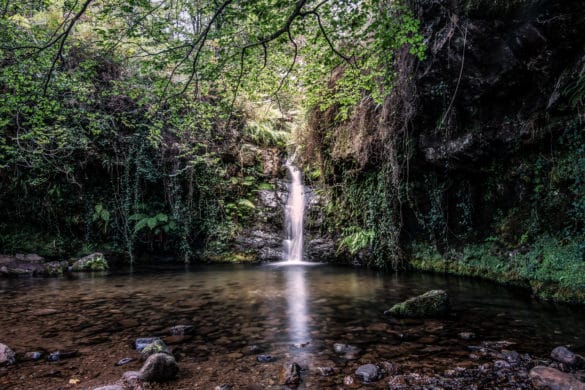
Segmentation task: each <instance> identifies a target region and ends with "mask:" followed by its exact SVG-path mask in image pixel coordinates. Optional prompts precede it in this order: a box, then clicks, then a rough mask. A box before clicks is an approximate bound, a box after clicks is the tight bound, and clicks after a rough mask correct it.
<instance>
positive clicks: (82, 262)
mask: <svg viewBox="0 0 585 390" xmlns="http://www.w3.org/2000/svg"><path fill="white" fill-rule="evenodd" d="M108 268H109V266H108V262H107V260H106V258H105V257H104V255H103V254H102V253H99V252H96V253H92V254H91V255H87V256H85V257H82V258H81V259H79V260H77V261H76V262H75V263H73V266H72V267H71V270H72V271H73V272H91V271H106V270H107V269H108Z"/></svg>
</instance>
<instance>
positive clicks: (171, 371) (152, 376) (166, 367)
mask: <svg viewBox="0 0 585 390" xmlns="http://www.w3.org/2000/svg"><path fill="white" fill-rule="evenodd" d="M178 372H179V366H178V365H177V361H176V360H175V358H174V357H172V356H171V355H168V354H166V353H155V354H154V355H151V356H150V357H149V358H148V359H147V360H146V362H145V363H144V365H143V366H142V368H141V369H140V371H139V378H140V379H141V380H143V381H147V382H166V381H169V380H171V379H174V378H175V377H176V376H177V373H178Z"/></svg>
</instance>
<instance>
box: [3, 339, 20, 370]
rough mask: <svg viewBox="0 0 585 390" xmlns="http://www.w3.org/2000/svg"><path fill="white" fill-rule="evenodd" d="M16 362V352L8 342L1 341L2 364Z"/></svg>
mask: <svg viewBox="0 0 585 390" xmlns="http://www.w3.org/2000/svg"><path fill="white" fill-rule="evenodd" d="M14 363H16V354H15V353H14V351H13V350H12V349H10V347H9V346H8V345H6V344H1V343H0V366H9V365H12V364H14Z"/></svg>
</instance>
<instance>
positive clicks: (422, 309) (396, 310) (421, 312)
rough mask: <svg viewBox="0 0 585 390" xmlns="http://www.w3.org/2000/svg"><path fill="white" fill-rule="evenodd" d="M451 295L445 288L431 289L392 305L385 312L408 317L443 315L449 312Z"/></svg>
mask: <svg viewBox="0 0 585 390" xmlns="http://www.w3.org/2000/svg"><path fill="white" fill-rule="evenodd" d="M449 308H450V304H449V296H448V295H447V293H446V292H445V291H444V290H431V291H427V292H426V293H424V294H422V295H419V296H417V297H413V298H409V299H407V300H406V301H404V302H401V303H398V304H396V305H394V306H392V307H391V308H390V309H389V310H386V311H385V312H384V314H387V315H392V316H396V317H406V318H426V317H442V316H444V315H446V314H447V313H448V312H449Z"/></svg>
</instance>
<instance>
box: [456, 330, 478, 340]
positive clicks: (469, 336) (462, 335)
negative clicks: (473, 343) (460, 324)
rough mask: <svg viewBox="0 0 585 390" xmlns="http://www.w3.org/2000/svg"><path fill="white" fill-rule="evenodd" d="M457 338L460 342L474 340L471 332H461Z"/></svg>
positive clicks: (473, 334)
mask: <svg viewBox="0 0 585 390" xmlns="http://www.w3.org/2000/svg"><path fill="white" fill-rule="evenodd" d="M459 338H460V339H462V340H471V339H474V338H475V333H473V332H461V333H459Z"/></svg>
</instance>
